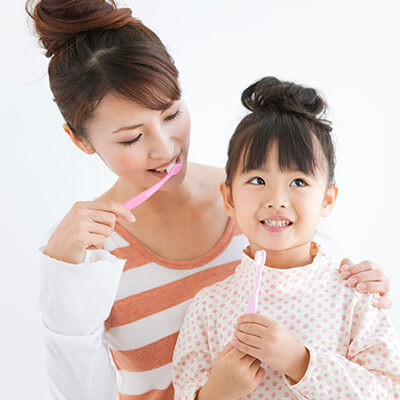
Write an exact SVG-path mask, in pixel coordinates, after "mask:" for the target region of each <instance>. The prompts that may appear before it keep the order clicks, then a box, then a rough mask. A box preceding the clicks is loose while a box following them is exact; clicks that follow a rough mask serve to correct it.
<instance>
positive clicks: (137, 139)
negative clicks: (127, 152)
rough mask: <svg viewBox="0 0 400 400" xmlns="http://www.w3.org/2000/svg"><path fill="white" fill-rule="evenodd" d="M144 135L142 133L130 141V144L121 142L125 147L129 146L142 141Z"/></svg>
mask: <svg viewBox="0 0 400 400" xmlns="http://www.w3.org/2000/svg"><path fill="white" fill-rule="evenodd" d="M142 135H143V134H142V133H140V134H139V135H137V136H136V137H135V138H133V139H132V140H129V142H121V144H122V145H124V146H129V145H130V144H133V143H136V142H138V141H139V140H140V138H141V137H142Z"/></svg>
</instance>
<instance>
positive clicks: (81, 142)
mask: <svg viewBox="0 0 400 400" xmlns="http://www.w3.org/2000/svg"><path fill="white" fill-rule="evenodd" d="M63 128H64V131H65V132H67V134H68V136H69V137H70V138H71V140H72V141H73V142H74V143H75V144H76V145H77V146H78V147H79V148H80V149H81V150H82V151H84V152H85V153H87V154H94V153H95V151H94V150H93V148H92V146H91V145H90V144H89V142H88V141H87V140H85V139H82V138H80V137H78V136H76V135H75V133H74V132H72V129H71V128H70V127H69V125H68V124H64V125H63Z"/></svg>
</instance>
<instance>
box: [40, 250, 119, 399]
mask: <svg viewBox="0 0 400 400" xmlns="http://www.w3.org/2000/svg"><path fill="white" fill-rule="evenodd" d="M40 264H41V277H42V282H41V293H40V305H41V310H42V313H43V325H44V341H45V349H46V359H47V368H48V375H49V379H50V390H51V394H52V398H53V399H56V400H77V399H85V400H91V399H93V400H114V399H116V397H117V387H116V377H115V368H114V367H113V365H112V362H111V359H110V356H109V352H108V349H107V346H106V343H105V341H104V337H103V335H104V321H105V320H106V319H107V317H108V315H109V314H110V311H111V307H112V305H113V302H114V299H115V296H116V292H117V289H118V284H119V280H120V276H121V273H122V270H123V266H124V264H125V260H121V259H118V258H116V257H114V256H112V255H111V254H110V253H108V252H107V251H105V250H89V251H87V252H86V256H85V259H84V260H83V262H82V263H80V264H69V263H66V262H62V261H58V260H55V259H54V258H51V257H48V256H46V255H45V254H43V253H42V252H41V254H40Z"/></svg>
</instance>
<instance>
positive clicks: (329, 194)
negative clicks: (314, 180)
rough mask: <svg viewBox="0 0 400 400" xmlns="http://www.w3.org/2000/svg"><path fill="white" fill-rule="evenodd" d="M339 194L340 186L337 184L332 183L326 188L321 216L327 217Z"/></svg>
mask: <svg viewBox="0 0 400 400" xmlns="http://www.w3.org/2000/svg"><path fill="white" fill-rule="evenodd" d="M337 194H338V187H337V186H336V185H330V186H329V187H328V189H326V193H325V198H324V204H323V205H322V210H321V217H327V216H328V215H329V214H330V213H331V212H332V210H333V208H334V207H335V204H336V198H337Z"/></svg>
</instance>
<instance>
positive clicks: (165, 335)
mask: <svg viewBox="0 0 400 400" xmlns="http://www.w3.org/2000/svg"><path fill="white" fill-rule="evenodd" d="M247 244H248V241H247V238H246V237H245V236H244V235H243V234H241V232H240V231H239V228H238V227H237V225H236V224H235V223H234V221H233V220H229V223H228V225H227V227H226V229H225V232H224V234H223V236H222V237H221V239H220V240H219V241H218V243H217V244H216V245H215V247H214V248H213V249H211V250H210V251H209V252H207V253H206V254H204V255H202V256H200V257H198V258H195V259H193V260H190V261H171V260H167V259H164V258H161V257H159V256H157V255H156V254H154V253H153V252H152V251H151V250H150V249H148V248H147V247H146V246H144V245H143V244H142V243H141V242H140V241H138V240H137V239H136V238H135V237H134V236H133V235H132V234H131V233H130V232H128V231H127V230H126V229H125V228H123V227H122V226H121V225H119V224H116V227H115V231H114V232H113V234H112V235H111V236H110V237H109V238H108V239H107V241H106V245H105V250H92V251H88V252H87V253H88V254H87V257H86V259H85V261H84V262H83V263H82V264H79V265H78V266H77V268H76V269H75V271H74V272H71V270H74V268H73V267H71V265H70V264H67V263H63V262H60V261H57V260H54V259H51V258H49V257H47V256H43V260H42V274H43V275H44V277H43V283H42V296H41V297H42V310H43V314H44V325H45V341H46V345H47V346H46V347H47V350H48V352H47V356H48V362H49V363H50V364H51V368H52V369H51V371H50V369H49V373H50V386H51V388H52V393H53V397H54V398H56V399H74V400H76V399H77V398H79V399H82V400H83V399H92V398H93V399H95V398H96V400H103V399H104V400H106V399H107V400H110V399H112V398H113V397H110V394H109V393H111V392H112V390H115V391H118V399H119V400H172V399H173V398H174V390H173V386H172V356H173V350H174V346H175V342H176V340H177V337H178V333H179V330H180V327H181V325H182V323H183V320H184V316H185V313H186V309H187V307H188V305H189V303H190V301H191V299H192V298H193V297H194V296H195V295H196V293H197V292H198V291H199V290H201V289H202V288H204V287H206V286H210V285H212V284H214V283H215V282H218V281H221V280H223V279H225V278H226V277H228V276H229V275H231V274H232V273H233V272H234V271H235V268H236V267H237V265H238V264H239V263H240V258H241V254H242V250H243V248H245V247H246V246H247ZM90 253H92V254H91V255H90ZM96 254H97V256H96V257H97V258H96V257H95V255H96ZM90 257H92V259H90ZM103 258H104V259H103ZM125 260H126V261H125ZM95 263H97V266H96V267H94V264H95ZM80 268H81V269H80ZM54 269H58V272H57V273H54ZM79 271H80V272H79ZM118 271H119V272H118ZM64 273H67V274H69V275H68V276H62V275H63V274H64ZM71 274H74V276H72V275H71ZM109 274H113V276H112V277H111V278H110V276H109ZM117 277H118V278H119V279H117ZM91 279H92V281H91ZM55 280H57V281H56V282H55ZM68 280H69V283H68V287H69V288H70V290H72V291H73V292H72V293H69V296H66V295H64V294H63V290H61V291H60V290H59V289H60V287H59V286H60V285H64V284H66V283H64V282H66V281H68ZM78 280H79V283H78ZM82 280H83V281H84V283H82ZM73 281H74V282H73ZM94 281H95V282H94ZM77 286H78V287H77ZM88 286H90V287H89V288H88ZM113 288H114V289H113ZM57 289H58V290H57ZM96 291H97V292H96ZM84 292H85V293H84ZM88 292H89V298H87V297H88ZM61 296H64V297H63V298H62V299H61ZM55 297H57V298H56V299H55ZM104 299H106V300H104ZM67 302H68V304H66V303H67ZM72 303H74V304H72ZM77 304H79V308H78V309H77V306H76V305H77ZM99 304H102V306H101V309H100V305H99ZM55 308H57V313H55ZM60 310H65V312H64V313H63V312H60ZM69 310H70V311H69ZM100 320H102V322H101V326H100ZM98 325H99V326H98ZM93 332H94V333H93ZM93 335H96V336H93ZM66 338H67V339H66ZM101 338H103V339H101ZM93 343H96V344H95V345H93ZM96 346H99V349H96V348H95V347H96ZM93 347H94V348H93ZM100 347H102V349H100ZM105 348H107V349H108V350H109V354H111V358H112V360H113V364H114V366H115V367H116V377H114V376H112V373H114V374H115V370H114V371H113V372H110V371H111V370H110V365H106V364H107V360H106V359H105V355H104V353H105V351H104V349H105ZM101 351H103V353H101ZM100 354H101V356H100ZM71 357H73V358H74V359H73V361H70V360H69V359H70V358H71ZM56 358H57V361H56V360H55V359H56ZM63 358H65V359H67V361H68V362H64V361H63ZM88 360H89V361H90V360H92V361H90V362H91V363H90V362H89V361H88ZM93 360H95V361H93ZM109 361H110V360H108V364H110V362H109ZM54 368H56V369H57V371H56V372H54ZM113 380H114V381H116V387H114V389H112V388H111V386H112V385H113V383H112V381H113ZM106 382H109V383H106ZM100 386H101V387H103V389H102V390H100V389H99V387H100ZM72 391H73V394H72ZM107 393H108V394H107ZM113 393H114V392H113Z"/></svg>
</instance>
